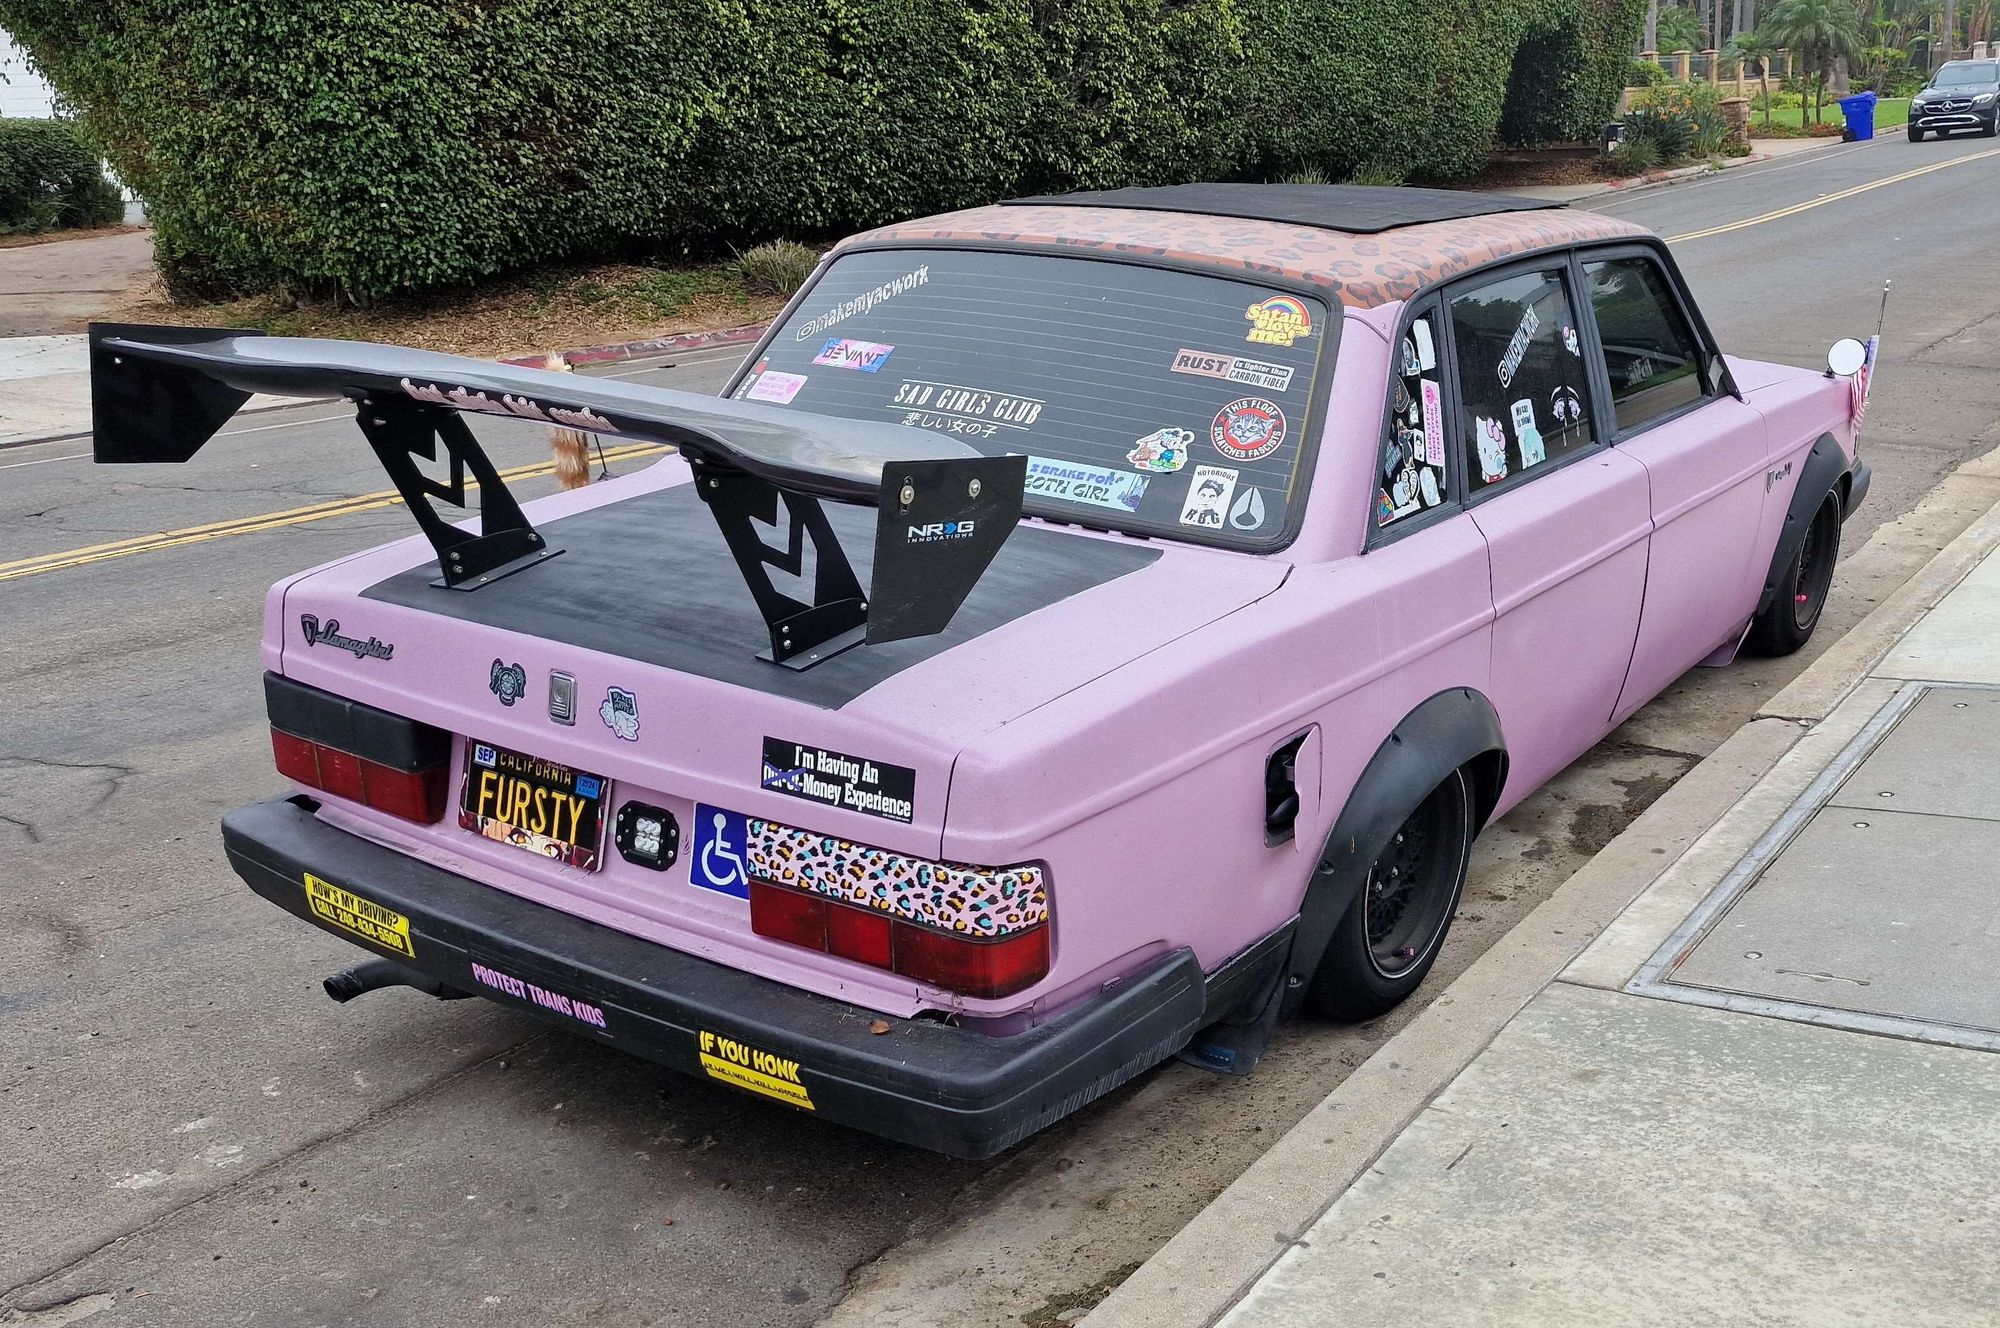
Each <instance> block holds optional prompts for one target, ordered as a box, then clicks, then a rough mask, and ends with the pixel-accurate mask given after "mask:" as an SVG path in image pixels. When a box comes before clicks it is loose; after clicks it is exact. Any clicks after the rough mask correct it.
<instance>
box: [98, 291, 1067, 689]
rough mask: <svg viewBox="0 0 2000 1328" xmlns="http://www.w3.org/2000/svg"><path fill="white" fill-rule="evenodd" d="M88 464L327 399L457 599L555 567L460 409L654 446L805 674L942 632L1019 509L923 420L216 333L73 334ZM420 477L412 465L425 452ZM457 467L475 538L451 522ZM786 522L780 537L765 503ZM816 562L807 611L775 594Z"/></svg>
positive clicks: (182, 449)
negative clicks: (440, 474)
mask: <svg viewBox="0 0 2000 1328" xmlns="http://www.w3.org/2000/svg"><path fill="white" fill-rule="evenodd" d="M90 392H91V413H92V417H93V419H92V427H93V431H94V443H93V450H94V452H95V456H96V459H97V461H99V462H100V463H108V464H126V463H131V462H150V461H170V462H171V461H186V460H187V459H188V458H189V457H191V456H193V455H194V454H195V453H196V452H198V451H199V450H200V449H201V447H202V445H203V444H204V443H206V442H207V441H208V440H209V439H210V438H212V437H214V436H215V432H216V430H218V429H220V428H221V427H222V425H223V423H224V422H225V421H226V420H228V419H229V417H230V416H231V415H234V414H235V413H236V411H237V409H238V408H239V407H241V406H242V405H243V403H244V402H245V401H247V400H249V399H250V397H251V396H252V395H253V394H255V393H259V392H265V393H272V394H275V395H279V396H300V397H328V396H336V397H344V398H346V399H348V400H349V401H352V402H353V403H354V406H355V412H356V418H357V420H358V422H359V424H360V426H361V432H362V433H363V435H365V436H366V438H367V440H368V444H369V446H370V447H371V448H373V449H374V452H375V455H376V458H377V459H378V460H380V461H381V463H382V468H383V469H384V470H385V471H387V472H388V475H389V479H390V481H391V482H392V483H393V484H394V485H395V486H396V490H397V492H398V493H400V494H401V495H402V496H403V499H404V500H405V501H406V502H407V503H408V504H409V508H410V513H411V515H412V516H414V517H415V518H416V521H417V524H418V526H419V527H421V528H422V530H423V533H424V535H425V537H426V538H427V539H429V540H430V542H431V546H432V547H433V548H434V549H436V550H437V555H438V578H437V580H435V581H433V582H432V584H433V585H435V586H437V587H439V588H440V589H441V590H450V591H472V590H477V589H478V588H479V587H480V586H483V585H488V584H490V583H491V582H493V581H495V580H497V579H499V578H500V577H503V576H510V575H512V574H514V573H516V572H519V571H521V570H523V569H524V568H529V567H532V566H534V565H535V564H536V563H539V562H541V561H543V560H545V559H548V558H552V557H555V556H557V555H558V554H560V553H561V552H562V550H561V549H559V548H556V547H554V546H552V545H551V544H550V543H549V542H548V541H547V540H546V539H545V538H544V537H543V535H542V533H541V532H540V531H538V530H536V529H535V527H534V526H533V525H531V524H530V523H529V522H528V519H527V517H526V516H524V515H523V514H522V512H521V508H520V505H519V504H518V503H516V502H515V501H514V498H513V496H512V495H511V494H509V493H508V492H507V487H506V485H505V483H504V482H503V481H502V480H501V478H500V476H499V473H498V472H497V471H496V470H495V469H494V467H493V463H492V461H491V460H489V459H488V458H487V456H486V453H485V451H484V450H483V449H481V447H480V446H479V443H478V440H477V439H475V438H474V437H473V436H472V431H471V430H470V429H468V428H467V427H466V424H465V420H464V418H463V415H464V413H465V412H474V413H478V414H484V415H500V416H505V417H508V418H510V419H520V420H528V421H531V422H534V423H539V424H546V425H554V426H558V427H562V428H569V429H578V430H582V431H584V432H586V433H597V434H610V435H612V436H615V437H619V438H631V439H643V440H647V441H651V442H659V443H667V444H671V445H672V446H674V447H676V448H678V449H679V450H680V452H681V454H682V455H683V456H685V457H686V458H687V461H688V464H689V466H691V467H692V468H693V470H694V477H695V488H696V491H697V492H698V493H699V494H700V496H701V498H702V500H703V501H704V502H706V503H707V504H708V508H709V511H710V512H711V513H713V514H714V516H715V520H716V524H717V526H718V527H719V528H720V529H721V531H722V537H723V540H724V542H725V543H727V544H728V546H729V551H730V553H731V554H732V555H733V556H734V558H735V560H736V565H737V568H738V569H739V570H740V571H741V572H742V574H743V579H744V581H745V583H746V584H747V585H748V586H749V588H750V593H751V595H752V597H753V598H755V600H756V601H757V607H758V610H759V611H760V612H761V613H762V614H763V616H764V621H765V625H766V627H767V628H768V629H769V631H770V637H771V644H770V649H769V650H768V651H767V652H764V653H763V654H762V656H761V657H762V658H765V659H769V660H772V661H773V662H775V663H779V664H785V665H787V666H788V667H791V668H809V667H811V666H812V665H813V664H816V663H818V662H820V661H821V660H824V659H828V658H831V657H832V656H833V655H835V654H837V653H839V652H840V651H842V650H845V649H847V648H848V647H849V646H854V645H859V644H861V643H862V642H863V641H869V642H882V641H899V640H902V639H904V638H906V637H912V636H928V635H931V634H932V633H935V632H940V631H943V630H944V628H945V626H946V624H948V623H949V622H950V621H951V618H952V615H953V614H954V613H956V612H957V611H958V607H959V605H960V604H962V603H964V601H965V597H966V596H967V595H968V594H970V593H971V591H972V587H973V586H974V585H975V584H977V583H978V581H979V578H980V577H981V576H983V575H984V574H985V572H986V569H987V567H988V566H989V565H990V564H991V563H992V561H993V558H994V556H995V555H996V554H998V553H999V551H1000V546H1001V545H1002V544H1003V543H1005V542H1006V539H1007V536H1008V535H1009V534H1010V533H1012V531H1013V529H1014V526H1015V524H1016V523H1017V522H1018V521H1019V520H1020V516H1021V494H1022V487H1023V485H1024V483H1025V481H1026V472H1027V458H1025V457H1021V456H1002V457H988V456H982V455H980V454H979V453H977V452H975V451H973V450H972V449H971V448H969V447H967V446H965V445H964V444H962V443H958V442H955V441H953V440H951V439H949V438H945V437H942V436H940V435H938V434H934V433H928V432H925V431H924V430H921V429H912V428H906V427H904V426H902V425H898V424H875V423H871V422H867V421H861V420H844V419H835V418H832V417H830V416H822V415H810V414H806V413H804V412H800V411H792V410H783V409H779V408H777V407H774V406H764V405H759V404H757V403H755V402H748V401H728V400H723V399H721V398H717V397H707V396H699V395H696V394H694V393H690V392H677V391H673V390H671V389H668V388H660V387H644V386H640V385H637V384H632V383H622V382H612V381H606V380H604V379H594V378H584V377H579V376H577V375H575V374H566V373H553V372H550V371H548V370H543V369H526V368H519V367H516V366H513V365H506V364H495V363H492V362H490V361H486V360H473V359H467V358H464V357H463V356H458V355H440V354H437V353H435V352H432V351H422V350H411V349H407V348H405V347H401V346H381V345H375V344H373V343H370V342H364V341H327V340H315V339H307V338H299V337H270V336H265V335H263V334H262V333H258V332H243V331H234V330H230V329H226V328H192V327H147V326H137V325H127V324H118V323H98V324H93V325H92V327H91V329H90ZM440 443H442V444H443V446H444V449H445V452H446V454H447V456H448V458H449V461H450V472H449V477H448V478H446V479H442V480H440V479H435V478H433V477H431V476H430V475H427V474H426V473H424V472H423V471H422V470H420V469H418V467H417V464H416V458H418V457H422V458H424V459H425V460H428V461H433V462H435V461H437V460H438V455H437V449H438V445H439V444H440ZM468 471H469V472H470V473H471V477H472V480H473V481H475V482H476V484H477V487H478V492H479V499H478V504H479V505H478V512H479V524H478V531H477V533H474V532H473V531H471V530H467V529H463V528H461V527H459V526H456V525H453V524H451V523H450V522H449V521H447V520H446V519H445V518H444V517H443V516H441V515H440V514H439V512H438V510H437V506H436V504H438V503H440V502H442V503H447V504H450V505H451V506H453V507H457V508H461V509H464V508H465V507H466V506H467V492H468V490H469V489H470V488H471V487H472V485H470V484H468V483H467V478H466V476H467V472H468ZM823 499H831V500H833V501H835V502H843V503H857V504H865V505H872V506H874V507H876V508H878V509H880V515H879V516H878V517H877V518H876V523H875V557H874V573H873V577H872V583H871V585H870V588H869V590H868V591H867V592H866V593H863V591H862V589H861V586H860V583H859V581H858V580H857V579H856V577H855V574H854V570H853V567H852V565H851V564H850V563H849V561H848V559H847V556H846V554H845V552H844V551H843V550H842V549H841V547H840V543H839V540H838V538H837V537H836V536H835V535H834V533H833V528H832V526H831V525H830V524H829V523H828V521H827V518H826V513H825V511H824V510H823V508H822V507H821V505H820V504H821V500H823ZM780 503H782V504H783V505H784V507H785V509H786V512H787V514H788V515H789V518H790V521H789V530H788V531H787V532H784V533H783V534H782V536H781V537H780V539H779V542H777V543H773V542H771V541H770V540H767V539H766V538H765V535H764V533H763V532H762V530H760V526H761V527H764V528H768V529H770V530H771V531H772V532H773V534H774V535H777V534H778V533H779V532H778V531H777V525H778V507H779V504H780ZM807 541H811V543H812V546H813V553H814V555H815V572H814V586H813V600H812V602H811V603H810V604H808V603H806V602H805V601H803V600H800V599H797V598H794V597H792V596H790V595H786V594H784V593H782V592H780V591H779V590H778V589H777V588H776V587H775V586H773V585H772V583H771V578H770V574H769V572H768V571H767V570H766V569H767V568H769V567H778V568H781V569H783V570H784V571H786V572H788V573H790V574H792V575H794V576H797V575H800V574H801V569H802V568H803V566H804V557H805V544H806V542H807Z"/></svg>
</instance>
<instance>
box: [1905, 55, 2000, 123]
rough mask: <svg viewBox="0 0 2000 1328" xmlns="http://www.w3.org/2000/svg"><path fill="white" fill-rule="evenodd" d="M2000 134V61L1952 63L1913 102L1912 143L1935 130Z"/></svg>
mask: <svg viewBox="0 0 2000 1328" xmlns="http://www.w3.org/2000/svg"><path fill="white" fill-rule="evenodd" d="M1954 129H1977V130H1980V131H1981V132H1982V133H1985V134H1986V135H1988V136H1989V137H1990V136H1992V135H1993V134H1995V133H2000V60H1950V61H1947V62H1945V63H1944V64H1941V65H1939V66H1938V70H1937V73H1935V74H1933V75H1931V81H1930V82H1929V83H1928V84H1926V85H1925V86H1924V90H1923V91H1922V92H1919V93H1918V94H1917V95H1916V97H1915V98H1914V99H1912V100H1911V102H1910V141H1911V142H1912V143H1921V142H1922V141H1923V138H1924V135H1925V134H1927V133H1931V132H1933V131H1935V132H1936V133H1937V134H1938V135H1940V136H1942V135H1945V134H1948V133H1950V132H1951V131H1952V130H1954Z"/></svg>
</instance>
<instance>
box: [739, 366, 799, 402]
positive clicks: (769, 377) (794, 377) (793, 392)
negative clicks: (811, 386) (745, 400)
mask: <svg viewBox="0 0 2000 1328" xmlns="http://www.w3.org/2000/svg"><path fill="white" fill-rule="evenodd" d="M805 385H806V376H805V375H804V374H793V373H779V372H778V371H777V370H776V369H767V370H765V371H764V372H763V373H761V374H758V375H757V381H756V382H755V383H752V384H751V385H750V391H749V392H748V393H747V394H746V395H747V396H748V397H749V398H750V400H752V401H775V402H777V403H778V404H779V405H781V406H783V405H788V404H790V402H791V399H792V398H793V397H795V396H797V395H798V394H799V389H800V388H802V387H804V386H805Z"/></svg>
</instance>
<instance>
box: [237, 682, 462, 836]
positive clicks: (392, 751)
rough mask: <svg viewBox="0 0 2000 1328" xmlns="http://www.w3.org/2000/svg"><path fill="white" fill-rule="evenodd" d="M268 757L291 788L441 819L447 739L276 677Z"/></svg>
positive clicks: (268, 690)
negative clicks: (295, 786) (304, 787)
mask: <svg viewBox="0 0 2000 1328" xmlns="http://www.w3.org/2000/svg"><path fill="white" fill-rule="evenodd" d="M264 701H265V704H266V705H267V706H268V707H269V708H270V712H271V754H272V756H273V757H274V758H275V759H276V760H277V764H278V773H279V774H281V775H283V776H285V778H287V779H289V780H292V781H293V782H294V783H298V784H303V785H305V786H306V787H307V788H315V789H318V790H320V791H321V792H323V793H330V794H332V795H333V796H334V797H336V798H346V799H348V800H349V801H350V802H358V803H361V804H362V805H364V806H368V807H373V808H374V809H375V810H376V811H380V812H387V813H388V814H389V815H391V816H400V817H402V818H403V819H404V820H406V821H415V822H417V823H418V824H421V825H429V824H430V823H431V822H433V821H436V820H437V819H438V818H440V817H442V816H443V815H444V800H445V789H446V785H447V784H448V783H449V768H448V765H447V762H448V759H449V757H450V755H451V735H450V734H449V733H446V732H445V731H444V730H443V729H439V728H433V727H432V726H431V725H429V724H420V723H418V722H417V721H416V720H414V719H406V718H404V717H403V716H402V715H396V714H391V713H390V712H389V711H387V710H378V709H376V708H375V707H374V706H370V705H363V704H362V703H361V702H359V701H350V700H348V699H347V698H346V697H344V696H336V695H334V694H333V693H332V692H327V691H322V690H320V689H319V688H317V687H308V686H306V685H305V684H304V683H301V682H294V681H293V680H292V679H290V678H285V677H280V676H279V675H278V674H275V673H267V674H265V675H264Z"/></svg>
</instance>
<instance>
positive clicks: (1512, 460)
mask: <svg viewBox="0 0 2000 1328" xmlns="http://www.w3.org/2000/svg"><path fill="white" fill-rule="evenodd" d="M1451 335H1452V350H1453V354H1454V356H1455V357H1456V361H1457V368H1458V403H1459V404H1458V420H1457V424H1458V429H1457V439H1456V442H1457V448H1458V453H1459V455H1460V456H1461V457H1462V458H1464V463H1465V483H1466V488H1467V490H1468V491H1470V492H1475V493H1476V492H1478V491H1479V490H1480V489H1483V488H1486V487H1488V486H1490V485H1494V484H1498V483H1500V482H1501V481H1502V480H1505V479H1507V478H1509V477H1511V476H1514V475H1519V474H1522V473H1524V472H1527V473H1532V472H1534V471H1536V470H1539V469H1541V468H1542V467H1545V466H1550V465H1553V464H1555V463H1556V462H1558V461H1560V460H1561V459H1562V458H1564V457H1566V456H1570V455H1573V454H1575V453H1577V452H1581V451H1583V450H1584V449H1586V448H1588V447H1590V446H1591V445H1592V444H1594V443H1595V442H1596V441H1597V435H1596V431H1595V429H1594V428H1593V427H1592V425H1591V414H1590V382H1589V378H1588V376H1587V375H1586V374H1585V373H1584V368H1583V346H1582V343H1581V342H1580V341H1579V340H1578V338H1577V331H1576V319H1575V316H1574V314H1573V313H1572V310H1571V307H1570V301H1569V295H1568V293H1567V291H1566V290H1565V284H1564V281H1563V278H1562V274H1561V273H1560V272H1519V273H1516V274H1514V275H1513V276H1509V277H1502V278H1501V279H1500V280H1498V281H1494V282H1490V283H1488V284H1487V285H1484V286H1480V287H1477V288H1476V289H1473V290H1470V291H1467V292H1465V293H1464V294H1461V295H1454V296H1453V297H1452V298H1451Z"/></svg>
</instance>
